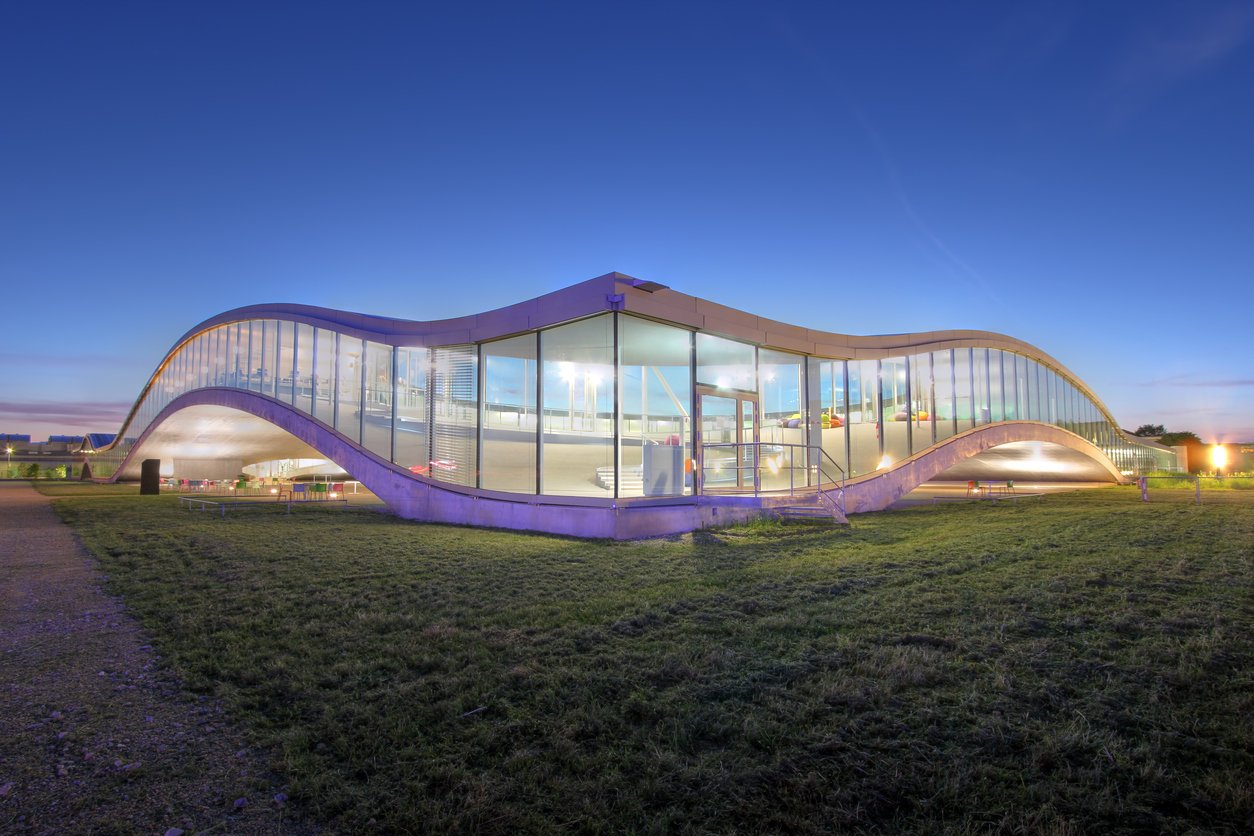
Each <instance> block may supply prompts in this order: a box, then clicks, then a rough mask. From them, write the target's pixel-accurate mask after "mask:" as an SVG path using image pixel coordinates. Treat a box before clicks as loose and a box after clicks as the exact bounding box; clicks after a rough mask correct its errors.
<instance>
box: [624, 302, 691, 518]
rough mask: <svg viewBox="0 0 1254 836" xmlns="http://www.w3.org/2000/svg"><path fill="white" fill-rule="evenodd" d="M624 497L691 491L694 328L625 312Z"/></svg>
mask: <svg viewBox="0 0 1254 836" xmlns="http://www.w3.org/2000/svg"><path fill="white" fill-rule="evenodd" d="M618 327H619V334H618V351H619V354H618V360H619V365H618V383H619V404H620V409H619V412H620V413H621V415H620V418H619V428H618V441H619V452H618V463H619V464H618V467H619V486H618V490H619V496H674V495H680V494H690V493H692V490H693V485H692V466H691V459H692V417H691V416H692V333H691V332H689V331H685V330H684V329H682V328H674V327H672V326H669V325H662V324H661V323H657V322H651V321H649V320H645V319H638V318H636V317H633V316H627V315H622V316H620V317H619V326H618Z"/></svg>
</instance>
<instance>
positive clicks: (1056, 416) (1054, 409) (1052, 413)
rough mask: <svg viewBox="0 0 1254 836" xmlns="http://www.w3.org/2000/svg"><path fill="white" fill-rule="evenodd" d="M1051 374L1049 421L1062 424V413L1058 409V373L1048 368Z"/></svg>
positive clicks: (1049, 374)
mask: <svg viewBox="0 0 1254 836" xmlns="http://www.w3.org/2000/svg"><path fill="white" fill-rule="evenodd" d="M1048 376H1049V423H1051V424H1061V423H1062V413H1061V412H1060V411H1059V409H1058V373H1057V372H1055V371H1054V370H1053V369H1050V370H1048Z"/></svg>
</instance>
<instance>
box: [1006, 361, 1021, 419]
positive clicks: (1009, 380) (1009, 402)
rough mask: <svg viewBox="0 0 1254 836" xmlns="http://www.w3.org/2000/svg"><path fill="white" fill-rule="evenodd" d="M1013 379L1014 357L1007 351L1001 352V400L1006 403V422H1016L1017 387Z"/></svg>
mask: <svg viewBox="0 0 1254 836" xmlns="http://www.w3.org/2000/svg"><path fill="white" fill-rule="evenodd" d="M1014 381H1016V379H1014V355H1013V353H1011V352H1009V351H1003V352H1002V387H1003V389H1002V400H1003V401H1004V402H1006V420H1007V421H1017V420H1018V417H1020V414H1018V386H1017V385H1016V382H1014Z"/></svg>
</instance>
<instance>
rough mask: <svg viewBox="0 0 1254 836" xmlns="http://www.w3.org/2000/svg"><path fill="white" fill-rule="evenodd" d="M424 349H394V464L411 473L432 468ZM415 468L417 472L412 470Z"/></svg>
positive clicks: (427, 361) (427, 360)
mask: <svg viewBox="0 0 1254 836" xmlns="http://www.w3.org/2000/svg"><path fill="white" fill-rule="evenodd" d="M429 362H430V360H429V357H428V354H427V349H425V348H418V347H404V348H398V349H396V452H395V454H394V458H393V461H395V462H396V463H397V464H399V465H400V466H401V467H404V468H408V469H409V470H410V471H411V472H414V473H424V474H425V473H426V472H427V469H428V468H429V467H430V466H431V450H430V434H429V432H428V425H427V365H428V363H429ZM414 468H417V470H414Z"/></svg>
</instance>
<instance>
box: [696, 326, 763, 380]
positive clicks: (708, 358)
mask: <svg viewBox="0 0 1254 836" xmlns="http://www.w3.org/2000/svg"><path fill="white" fill-rule="evenodd" d="M754 371H755V369H754V347H753V346H752V345H749V344H748V343H741V342H736V341H735V340H725V339H723V338H722V337H715V336H713V335H712V334H697V383H698V384H700V385H702V386H714V387H716V388H718V389H735V390H739V391H742V392H756V391H757V390H758V385H757V377H756V375H755V374H754Z"/></svg>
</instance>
